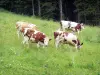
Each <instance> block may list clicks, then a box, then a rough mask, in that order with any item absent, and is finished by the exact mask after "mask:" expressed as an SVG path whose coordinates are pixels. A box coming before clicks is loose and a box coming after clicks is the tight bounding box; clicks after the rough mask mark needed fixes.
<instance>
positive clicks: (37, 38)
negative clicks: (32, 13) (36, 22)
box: [23, 28, 51, 47]
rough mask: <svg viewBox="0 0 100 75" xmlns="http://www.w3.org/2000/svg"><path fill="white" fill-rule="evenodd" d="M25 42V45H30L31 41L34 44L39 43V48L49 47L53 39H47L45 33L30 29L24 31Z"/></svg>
mask: <svg viewBox="0 0 100 75" xmlns="http://www.w3.org/2000/svg"><path fill="white" fill-rule="evenodd" d="M23 33H24V40H23V44H24V43H26V44H28V41H29V40H30V41H31V42H33V43H37V47H40V46H43V47H44V46H48V43H49V41H50V40H51V39H49V37H47V36H46V35H45V34H44V33H43V32H40V31H38V30H32V29H30V28H25V29H24V32H23Z"/></svg>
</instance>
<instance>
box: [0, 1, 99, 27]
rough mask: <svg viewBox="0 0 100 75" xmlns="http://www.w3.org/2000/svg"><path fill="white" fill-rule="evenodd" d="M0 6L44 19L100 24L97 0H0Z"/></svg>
mask: <svg viewBox="0 0 100 75" xmlns="http://www.w3.org/2000/svg"><path fill="white" fill-rule="evenodd" d="M0 7H1V8H4V9H6V10H9V11H11V12H15V13H18V14H24V15H33V16H39V17H41V18H46V19H53V20H61V19H65V20H71V21H78V22H84V23H87V24H98V25H99V24H100V1H99V0H0Z"/></svg>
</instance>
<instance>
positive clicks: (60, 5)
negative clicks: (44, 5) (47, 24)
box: [59, 0, 62, 20]
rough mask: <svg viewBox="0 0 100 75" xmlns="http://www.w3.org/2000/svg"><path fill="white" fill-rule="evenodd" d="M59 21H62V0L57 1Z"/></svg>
mask: <svg viewBox="0 0 100 75" xmlns="http://www.w3.org/2000/svg"><path fill="white" fill-rule="evenodd" d="M59 8H60V20H62V0H59Z"/></svg>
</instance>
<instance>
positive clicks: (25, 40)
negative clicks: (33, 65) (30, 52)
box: [22, 36, 29, 44]
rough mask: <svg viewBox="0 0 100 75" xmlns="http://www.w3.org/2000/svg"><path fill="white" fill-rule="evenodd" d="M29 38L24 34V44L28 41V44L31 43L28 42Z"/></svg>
mask: <svg viewBox="0 0 100 75" xmlns="http://www.w3.org/2000/svg"><path fill="white" fill-rule="evenodd" d="M28 40H29V38H28V37H27V36H24V40H23V42H22V43H23V44H25V43H26V44H29V43H28Z"/></svg>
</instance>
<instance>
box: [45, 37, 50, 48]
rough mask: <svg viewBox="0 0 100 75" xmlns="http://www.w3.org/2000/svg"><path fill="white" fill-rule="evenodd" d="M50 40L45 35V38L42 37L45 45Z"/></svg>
mask: <svg viewBox="0 0 100 75" xmlns="http://www.w3.org/2000/svg"><path fill="white" fill-rule="evenodd" d="M50 40H51V39H50V38H49V37H45V38H44V45H45V46H48V43H49V41H50Z"/></svg>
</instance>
